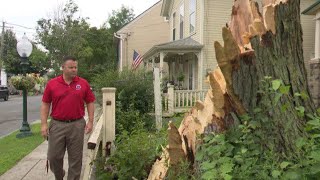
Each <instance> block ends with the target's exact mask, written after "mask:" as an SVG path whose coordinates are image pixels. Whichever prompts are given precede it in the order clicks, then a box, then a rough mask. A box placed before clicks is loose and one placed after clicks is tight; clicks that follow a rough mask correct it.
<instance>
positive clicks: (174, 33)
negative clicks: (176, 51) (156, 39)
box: [172, 13, 176, 41]
mask: <svg viewBox="0 0 320 180" xmlns="http://www.w3.org/2000/svg"><path fill="white" fill-rule="evenodd" d="M172 40H173V41H174V40H176V13H173V15H172Z"/></svg>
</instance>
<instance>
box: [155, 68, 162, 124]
mask: <svg viewBox="0 0 320 180" xmlns="http://www.w3.org/2000/svg"><path fill="white" fill-rule="evenodd" d="M153 85H154V88H153V89H154V106H155V117H156V128H157V129H158V130H160V129H161V128H162V97H161V88H160V70H159V68H153Z"/></svg>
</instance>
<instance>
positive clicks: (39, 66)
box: [29, 45, 51, 74]
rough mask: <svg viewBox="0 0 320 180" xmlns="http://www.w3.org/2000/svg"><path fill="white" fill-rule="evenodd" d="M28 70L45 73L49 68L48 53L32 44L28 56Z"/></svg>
mask: <svg viewBox="0 0 320 180" xmlns="http://www.w3.org/2000/svg"><path fill="white" fill-rule="evenodd" d="M29 62H30V71H32V72H34V73H40V74H45V73H46V72H47V71H48V70H49V69H50V68H51V61H50V59H49V57H48V55H47V54H46V53H45V52H43V51H41V50H40V49H39V48H38V47H37V46H35V45H33V50H32V53H31V55H30V57H29Z"/></svg>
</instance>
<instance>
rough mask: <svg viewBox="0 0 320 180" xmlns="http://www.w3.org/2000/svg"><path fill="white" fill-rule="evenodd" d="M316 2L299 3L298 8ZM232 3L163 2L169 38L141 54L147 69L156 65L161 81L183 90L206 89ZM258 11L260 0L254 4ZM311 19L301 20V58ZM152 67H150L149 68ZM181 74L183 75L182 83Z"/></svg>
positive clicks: (309, 50)
mask: <svg viewBox="0 0 320 180" xmlns="http://www.w3.org/2000/svg"><path fill="white" fill-rule="evenodd" d="M314 1H315V0H303V1H301V9H304V8H306V7H307V6H309V5H310V4H312V2H314ZM233 2H234V0H163V3H162V8H161V16H162V17H165V18H167V19H168V20H169V29H168V31H169V33H170V39H168V42H166V43H161V44H159V43H157V45H154V46H153V47H152V48H150V49H149V50H148V51H147V52H146V53H145V54H144V55H143V58H144V61H145V62H146V63H148V66H149V67H150V66H158V67H159V68H160V69H161V70H162V75H161V76H162V78H165V79H169V81H171V82H173V83H174V84H176V85H180V87H182V89H188V90H203V89H208V84H206V83H205V79H206V74H207V73H208V72H209V71H211V70H213V69H214V68H215V67H216V65H217V62H216V57H215V51H214V41H219V42H223V40H222V35H221V29H222V27H223V26H226V24H227V23H228V22H229V20H230V18H231V12H232V11H231V8H232V5H233ZM257 2H258V4H259V6H260V8H261V7H262V0H258V1H257ZM312 21H313V20H312V19H310V18H308V17H301V23H302V26H303V38H304V43H303V47H304V58H305V60H306V62H308V60H307V59H310V57H311V56H312V54H313V49H314V38H313V35H314V33H313V31H314V30H313V29H314V23H313V22H312ZM151 64H153V65H151ZM181 74H184V78H182V79H183V82H182V83H179V81H180V80H181Z"/></svg>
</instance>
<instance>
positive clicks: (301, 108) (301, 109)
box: [296, 106, 305, 114]
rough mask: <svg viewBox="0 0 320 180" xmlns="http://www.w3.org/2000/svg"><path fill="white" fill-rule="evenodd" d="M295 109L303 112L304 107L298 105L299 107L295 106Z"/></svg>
mask: <svg viewBox="0 0 320 180" xmlns="http://www.w3.org/2000/svg"><path fill="white" fill-rule="evenodd" d="M296 110H297V111H299V112H300V113H302V114H303V113H304V110H305V109H304V107H303V106H299V107H296Z"/></svg>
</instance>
